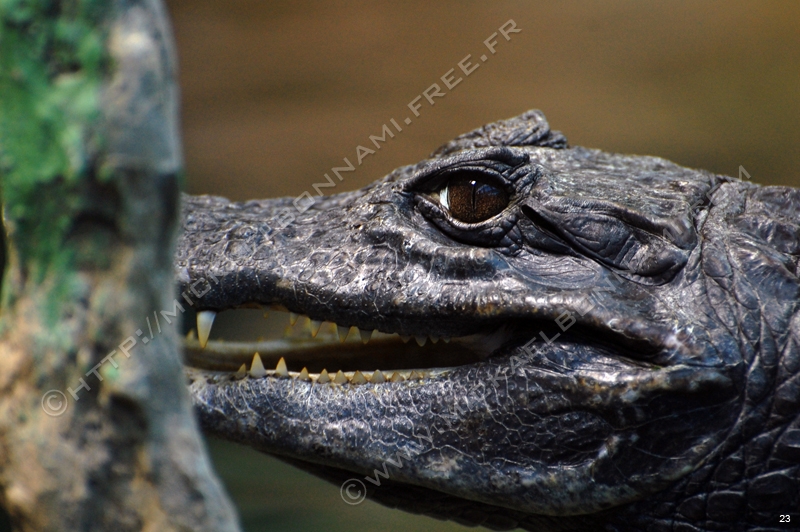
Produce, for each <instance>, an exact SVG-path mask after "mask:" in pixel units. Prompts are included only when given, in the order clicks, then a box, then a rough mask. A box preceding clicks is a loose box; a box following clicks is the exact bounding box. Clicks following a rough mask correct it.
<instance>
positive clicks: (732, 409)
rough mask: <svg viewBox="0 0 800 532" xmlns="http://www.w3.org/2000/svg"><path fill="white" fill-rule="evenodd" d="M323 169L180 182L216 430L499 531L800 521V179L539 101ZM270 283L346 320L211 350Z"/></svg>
mask: <svg viewBox="0 0 800 532" xmlns="http://www.w3.org/2000/svg"><path fill="white" fill-rule="evenodd" d="M384 136H385V134H384ZM336 176H337V177H338V178H339V179H340V180H341V179H342V175H341V173H337V174H336ZM328 179H329V180H330V182H331V184H334V183H335V184H338V182H337V181H333V180H332V179H331V178H330V177H329V178H328ZM315 189H316V191H317V192H318V193H319V194H315V195H313V196H312V195H311V194H306V195H304V196H302V197H300V198H294V199H293V198H282V199H271V200H259V201H247V202H243V203H234V202H231V201H228V200H226V199H224V198H220V197H211V196H198V197H192V196H184V198H183V214H182V216H183V222H182V223H183V229H182V235H181V236H180V237H179V242H178V249H177V257H176V263H175V268H176V274H177V277H178V281H179V291H180V292H181V294H182V298H179V300H180V301H181V302H182V304H183V305H184V306H190V307H192V308H194V309H196V310H197V311H198V314H197V319H198V334H199V338H196V337H195V339H194V340H187V370H186V371H187V374H188V376H189V381H190V384H189V386H190V390H191V393H192V396H193V399H194V403H195V405H196V408H197V412H198V416H199V420H200V423H201V426H202V428H203V429H204V430H205V431H206V432H208V433H210V434H214V435H216V436H219V437H222V438H225V439H228V440H233V441H236V442H240V443H243V444H246V445H249V446H252V447H254V448H256V449H258V450H260V451H263V452H266V453H270V454H274V455H276V456H279V457H281V458H282V459H284V460H286V461H289V462H290V463H293V464H295V465H298V466H299V467H302V468H304V469H307V470H309V471H311V472H313V473H315V474H317V475H319V476H322V477H323V478H327V479H329V480H333V481H335V482H337V483H342V482H343V481H344V484H342V486H341V489H342V497H343V498H344V499H345V501H346V502H349V501H348V499H352V500H353V501H354V502H358V501H359V500H360V499H361V498H363V496H365V495H366V496H367V497H368V498H370V499H371V500H375V501H378V502H381V503H383V504H386V505H389V506H392V507H397V508H402V509H405V510H408V511H413V512H417V513H423V514H427V515H430V516H434V517H438V518H444V519H452V520H455V521H458V522H460V523H464V524H469V525H482V526H485V527H488V528H491V529H496V530H507V529H512V528H516V527H521V528H524V529H527V530H537V531H564V530H581V531H583V530H609V531H627V530H648V531H667V530H670V531H672V530H675V531H678V530H680V531H698V530H702V531H712V530H726V531H728V530H800V528H799V526H800V525H798V523H800V313H799V312H798V308H800V280H799V279H798V261H799V260H800V190H798V189H794V188H790V187H778V186H759V185H756V184H753V183H751V182H749V181H747V180H744V179H736V178H733V177H725V176H722V175H715V174H713V173H710V172H706V171H702V170H693V169H688V168H684V167H681V166H678V165H676V164H674V163H672V162H669V161H667V160H664V159H661V158H657V157H645V156H629V155H619V154H611V153H605V152H603V151H599V150H594V149H586V148H581V147H570V146H569V145H568V143H567V140H566V138H565V137H564V136H563V135H562V134H561V133H559V132H557V131H552V130H551V129H550V127H549V125H548V124H547V122H546V121H545V118H544V116H543V115H542V114H541V113H540V112H539V111H529V112H527V113H525V114H523V115H521V116H519V117H516V118H512V119H509V120H504V121H500V122H496V123H493V124H489V125H486V126H484V127H482V128H479V129H477V130H475V131H472V132H470V133H467V134H465V135H462V136H460V137H458V138H456V139H455V140H453V141H451V142H448V143H447V144H445V145H444V146H442V147H441V148H439V149H438V150H436V151H435V152H434V153H433V154H432V155H431V156H430V158H428V159H426V160H424V161H422V162H419V163H417V164H414V165H411V166H405V167H402V168H399V169H397V170H395V171H394V172H392V173H390V174H389V175H387V176H386V177H384V178H383V179H380V180H378V181H376V182H374V183H372V184H371V185H369V186H367V187H365V188H363V189H361V190H357V191H354V192H345V193H340V194H336V195H331V196H324V195H323V191H322V190H320V187H315ZM247 307H256V308H271V309H279V310H282V311H285V312H291V313H293V314H294V315H293V316H292V319H293V320H294V319H296V318H297V315H302V316H304V318H303V319H304V320H306V323H308V320H307V319H306V318H308V319H310V320H311V321H310V323H311V329H312V332H313V333H314V334H316V331H317V330H318V329H319V326H320V325H319V323H320V322H323V321H326V322H331V323H334V324H336V325H337V327H338V331H339V332H340V334H341V336H342V340H343V341H342V342H339V341H337V340H336V339H334V338H331V336H330V335H328V336H326V337H325V338H316V339H312V338H310V336H311V335H310V334H309V335H308V336H309V338H297V337H289V338H286V339H282V340H268V341H260V342H253V343H241V344H236V343H222V342H215V341H212V342H208V345H207V346H205V344H206V342H207V339H208V334H209V329H210V327H211V323H212V322H213V318H214V316H215V315H216V313H219V312H221V311H227V310H231V309H237V308H247ZM351 328H353V329H352V331H351ZM356 328H357V329H356ZM374 331H376V332H374ZM373 332H374V334H373ZM351 333H352V334H351ZM348 336H349V337H348ZM358 336H361V338H358ZM344 338H347V341H344ZM362 341H363V342H362ZM201 345H202V346H205V349H203V348H202V347H201ZM255 352H258V355H257V356H254V353H255ZM265 368H266V369H265ZM272 368H274V369H272ZM365 481H366V482H365ZM365 490H366V491H365Z"/></svg>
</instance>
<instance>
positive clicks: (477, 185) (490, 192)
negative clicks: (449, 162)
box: [446, 172, 508, 223]
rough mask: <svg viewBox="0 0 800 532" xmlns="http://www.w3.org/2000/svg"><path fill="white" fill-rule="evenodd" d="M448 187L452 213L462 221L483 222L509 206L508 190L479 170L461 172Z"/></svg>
mask: <svg viewBox="0 0 800 532" xmlns="http://www.w3.org/2000/svg"><path fill="white" fill-rule="evenodd" d="M446 187H447V199H448V203H449V207H450V214H451V215H452V216H453V217H454V218H455V219H457V220H459V221H462V222H466V223H477V222H482V221H484V220H488V219H489V218H491V217H492V216H495V215H497V214H499V213H501V212H502V211H503V210H504V209H505V208H506V207H508V194H507V193H506V191H505V190H504V189H503V188H502V187H500V186H498V185H497V184H496V183H494V182H493V180H492V179H491V178H489V177H487V176H485V175H483V174H481V173H479V172H464V173H460V174H458V175H456V176H454V177H452V178H450V179H449V180H448V181H447V184H446Z"/></svg>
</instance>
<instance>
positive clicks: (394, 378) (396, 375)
mask: <svg viewBox="0 0 800 532" xmlns="http://www.w3.org/2000/svg"><path fill="white" fill-rule="evenodd" d="M404 380H405V379H404V378H403V376H402V375H400V374H399V373H398V372H396V371H395V372H394V373H393V374H392V378H391V379H389V382H403V381H404Z"/></svg>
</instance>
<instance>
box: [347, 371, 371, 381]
mask: <svg viewBox="0 0 800 532" xmlns="http://www.w3.org/2000/svg"><path fill="white" fill-rule="evenodd" d="M366 383H367V379H366V378H365V377H364V374H363V373H361V372H360V371H358V370H356V372H355V373H353V376H352V377H351V378H350V384H366Z"/></svg>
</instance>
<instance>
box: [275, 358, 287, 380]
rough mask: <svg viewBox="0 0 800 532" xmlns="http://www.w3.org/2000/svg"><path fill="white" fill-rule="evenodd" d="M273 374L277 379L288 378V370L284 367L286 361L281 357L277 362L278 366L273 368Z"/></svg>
mask: <svg viewBox="0 0 800 532" xmlns="http://www.w3.org/2000/svg"><path fill="white" fill-rule="evenodd" d="M275 374H276V375H277V376H278V377H284V378H285V377H288V376H289V369H288V368H287V367H286V361H285V360H284V359H283V357H281V359H280V360H278V365H277V366H275Z"/></svg>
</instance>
